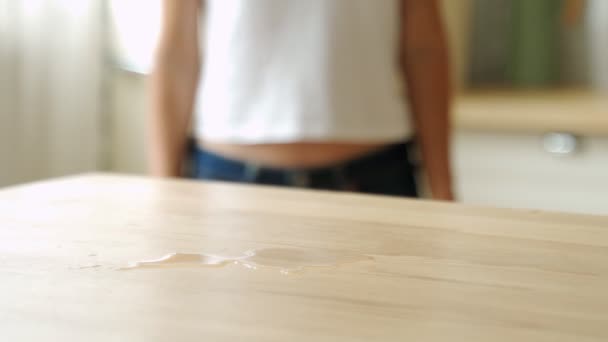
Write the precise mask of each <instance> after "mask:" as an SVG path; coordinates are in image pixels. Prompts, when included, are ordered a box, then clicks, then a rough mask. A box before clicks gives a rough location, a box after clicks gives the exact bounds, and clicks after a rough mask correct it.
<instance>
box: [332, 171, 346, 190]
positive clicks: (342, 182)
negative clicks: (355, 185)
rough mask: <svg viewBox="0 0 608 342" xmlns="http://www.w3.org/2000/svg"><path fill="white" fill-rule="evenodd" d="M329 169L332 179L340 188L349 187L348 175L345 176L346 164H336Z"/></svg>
mask: <svg viewBox="0 0 608 342" xmlns="http://www.w3.org/2000/svg"><path fill="white" fill-rule="evenodd" d="M331 170H332V173H333V176H334V179H335V180H336V184H337V185H338V186H339V187H340V189H341V190H347V189H348V188H349V187H350V184H349V183H350V182H349V181H348V177H347V176H346V166H345V165H340V166H336V167H334V168H332V169H331Z"/></svg>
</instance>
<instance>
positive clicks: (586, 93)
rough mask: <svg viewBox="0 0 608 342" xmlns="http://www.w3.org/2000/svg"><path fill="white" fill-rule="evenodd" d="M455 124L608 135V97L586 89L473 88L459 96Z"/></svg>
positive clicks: (481, 128) (489, 129) (473, 127)
mask: <svg viewBox="0 0 608 342" xmlns="http://www.w3.org/2000/svg"><path fill="white" fill-rule="evenodd" d="M454 126H455V128H456V129H459V130H464V131H482V132H504V133H509V132H510V133H540V134H543V133H548V132H567V133H573V134H576V135H582V136H588V137H590V136H593V137H595V136H599V137H606V136H608V96H606V94H604V93H601V92H593V91H591V90H582V89H581V90H575V89H562V90H517V91H515V90H502V91H500V90H480V91H472V92H469V93H465V94H461V95H460V96H458V97H457V98H456V101H455V105H454Z"/></svg>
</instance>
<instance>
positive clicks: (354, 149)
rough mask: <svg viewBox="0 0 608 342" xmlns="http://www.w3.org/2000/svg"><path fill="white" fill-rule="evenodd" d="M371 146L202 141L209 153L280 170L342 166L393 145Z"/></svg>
mask: <svg viewBox="0 0 608 342" xmlns="http://www.w3.org/2000/svg"><path fill="white" fill-rule="evenodd" d="M390 144H391V143H390V142H369V143H311V142H302V143H287V144H260V145H245V144H226V143H214V142H209V141H199V146H201V147H202V148H204V149H205V150H206V151H209V152H212V153H215V154H218V155H221V156H223V157H226V158H230V159H236V160H240V161H243V162H249V163H255V164H257V165H263V166H268V167H276V168H317V167H324V166H332V165H336V164H340V163H343V162H346V161H349V160H352V159H356V158H358V157H362V156H365V155H367V154H370V153H373V152H375V151H378V150H381V149H382V148H384V147H386V146H388V145H390Z"/></svg>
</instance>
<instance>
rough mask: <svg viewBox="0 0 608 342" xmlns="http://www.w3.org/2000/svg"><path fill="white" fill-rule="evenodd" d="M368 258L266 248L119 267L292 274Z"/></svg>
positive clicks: (169, 257) (170, 256)
mask: <svg viewBox="0 0 608 342" xmlns="http://www.w3.org/2000/svg"><path fill="white" fill-rule="evenodd" d="M368 260H374V258H373V257H371V256H368V255H362V254H354V253H344V252H337V251H322V250H312V251H311V250H303V249H286V248H268V249H259V250H253V251H250V252H246V253H244V254H243V255H241V256H237V257H231V256H221V255H210V254H184V253H172V254H168V255H165V256H163V257H161V258H158V259H152V260H143V261H138V262H134V263H131V264H130V265H129V266H127V267H125V268H122V269H121V270H133V269H141V268H167V267H192V266H202V267H222V266H227V265H231V264H235V265H240V266H242V267H245V268H249V269H254V270H255V269H258V268H272V269H277V270H279V271H280V272H281V273H282V274H292V273H299V272H303V271H305V270H307V269H309V268H320V267H321V268H323V267H337V266H340V265H343V264H351V263H357V262H362V261H368Z"/></svg>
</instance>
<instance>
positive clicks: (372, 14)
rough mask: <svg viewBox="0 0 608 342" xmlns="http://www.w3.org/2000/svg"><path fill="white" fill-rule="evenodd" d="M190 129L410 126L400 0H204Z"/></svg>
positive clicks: (238, 132) (254, 135) (298, 135)
mask: <svg viewBox="0 0 608 342" xmlns="http://www.w3.org/2000/svg"><path fill="white" fill-rule="evenodd" d="M206 4H207V5H206V9H205V19H204V21H203V22H204V29H203V30H202V39H203V48H202V51H203V52H202V55H203V68H202V79H201V84H200V87H199V90H198V97H197V106H196V112H197V116H196V126H195V127H196V134H197V137H199V138H203V139H206V140H208V141H215V142H228V143H243V144H259V143H289V142H303V141H310V142H389V141H399V140H404V139H407V138H408V137H409V136H410V135H411V132H412V129H411V123H410V118H409V115H408V109H407V105H406V103H405V101H404V97H403V95H404V93H403V89H404V87H403V82H402V77H401V76H402V73H401V71H400V70H399V67H398V59H397V57H398V49H399V43H398V33H399V20H400V18H399V7H398V6H399V2H398V0H207V1H206Z"/></svg>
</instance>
